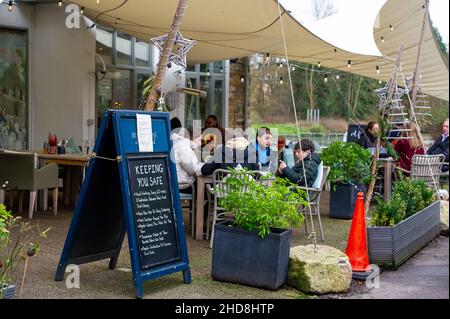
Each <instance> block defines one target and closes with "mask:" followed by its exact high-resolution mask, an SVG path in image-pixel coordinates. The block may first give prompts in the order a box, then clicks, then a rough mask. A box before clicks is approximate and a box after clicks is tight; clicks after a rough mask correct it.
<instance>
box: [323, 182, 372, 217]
mask: <svg viewBox="0 0 450 319" xmlns="http://www.w3.org/2000/svg"><path fill="white" fill-rule="evenodd" d="M357 187H358V188H356V187H355V185H351V184H332V185H331V189H330V217H331V218H336V219H352V218H353V211H354V210H355V204H356V197H357V196H358V192H359V191H362V192H363V193H364V196H365V194H366V186H365V185H357Z"/></svg>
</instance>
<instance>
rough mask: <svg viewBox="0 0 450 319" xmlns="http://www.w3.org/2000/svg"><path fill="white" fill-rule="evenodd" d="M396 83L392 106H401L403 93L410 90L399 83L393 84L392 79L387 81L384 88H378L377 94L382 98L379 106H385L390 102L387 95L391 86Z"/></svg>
mask: <svg viewBox="0 0 450 319" xmlns="http://www.w3.org/2000/svg"><path fill="white" fill-rule="evenodd" d="M391 85H394V88H393V92H392V101H391V102H392V107H393V108H396V107H401V99H402V97H403V95H405V93H406V92H407V91H408V90H407V89H404V88H401V87H398V86H397V84H392V83H391V81H389V82H388V83H386V85H385V86H384V87H382V88H379V89H376V90H375V93H376V94H377V96H378V98H379V99H380V103H379V108H380V109H381V108H385V107H386V106H387V104H388V102H389V101H388V100H387V96H388V93H389V90H390V86H391Z"/></svg>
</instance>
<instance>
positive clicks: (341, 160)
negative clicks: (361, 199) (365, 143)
mask: <svg viewBox="0 0 450 319" xmlns="http://www.w3.org/2000/svg"><path fill="white" fill-rule="evenodd" d="M320 158H321V159H322V161H323V163H324V165H327V166H330V174H329V175H328V180H329V181H330V182H331V183H332V184H336V183H343V184H351V183H357V184H360V183H363V184H367V183H369V182H370V181H371V179H372V175H371V173H370V162H371V154H370V151H369V150H366V149H364V148H362V147H361V146H359V145H358V144H356V143H347V142H333V143H331V144H330V146H329V147H328V148H326V149H325V150H323V152H322V154H321V155H320Z"/></svg>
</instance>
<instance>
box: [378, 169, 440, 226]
mask: <svg viewBox="0 0 450 319" xmlns="http://www.w3.org/2000/svg"><path fill="white" fill-rule="evenodd" d="M433 200H434V193H433V191H432V190H431V189H429V188H428V187H427V186H426V184H425V182H424V181H418V180H414V181H413V180H411V179H410V178H403V177H402V178H401V179H400V181H398V182H396V183H395V184H394V191H393V193H392V199H391V200H390V201H388V202H384V201H381V200H378V206H377V207H376V208H375V211H374V213H373V218H372V221H371V225H372V226H394V225H396V224H398V223H399V222H401V221H402V220H404V219H406V218H408V217H410V216H412V215H414V214H415V213H417V212H419V211H421V210H422V209H424V208H425V207H427V206H429V205H430V204H431V203H432V202H433Z"/></svg>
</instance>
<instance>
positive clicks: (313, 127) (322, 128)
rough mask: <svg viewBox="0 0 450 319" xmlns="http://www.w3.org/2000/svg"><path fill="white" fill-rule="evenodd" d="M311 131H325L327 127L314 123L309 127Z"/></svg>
mask: <svg viewBox="0 0 450 319" xmlns="http://www.w3.org/2000/svg"><path fill="white" fill-rule="evenodd" d="M309 131H310V132H311V133H325V132H326V129H325V127H323V126H322V125H320V124H316V125H313V126H311V127H310V128H309Z"/></svg>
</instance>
